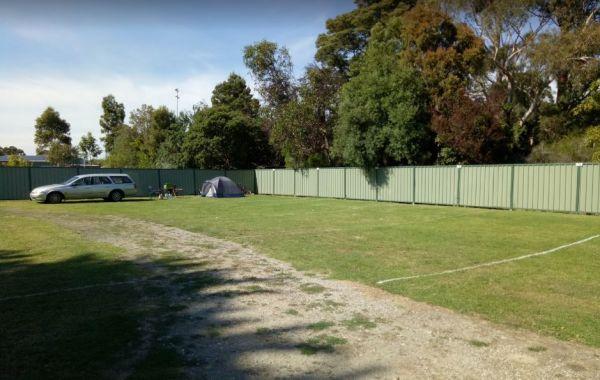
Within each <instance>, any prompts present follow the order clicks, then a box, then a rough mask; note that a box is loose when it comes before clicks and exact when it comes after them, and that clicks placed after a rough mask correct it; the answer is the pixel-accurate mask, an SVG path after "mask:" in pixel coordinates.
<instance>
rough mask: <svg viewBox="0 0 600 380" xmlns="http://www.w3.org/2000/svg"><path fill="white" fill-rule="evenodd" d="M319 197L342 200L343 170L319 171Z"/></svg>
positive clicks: (343, 191) (343, 194)
mask: <svg viewBox="0 0 600 380" xmlns="http://www.w3.org/2000/svg"><path fill="white" fill-rule="evenodd" d="M319 196H320V197H327V198H344V196H345V189H344V168H326V169H319Z"/></svg>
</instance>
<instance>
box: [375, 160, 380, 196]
mask: <svg viewBox="0 0 600 380" xmlns="http://www.w3.org/2000/svg"><path fill="white" fill-rule="evenodd" d="M375 202H379V168H375Z"/></svg>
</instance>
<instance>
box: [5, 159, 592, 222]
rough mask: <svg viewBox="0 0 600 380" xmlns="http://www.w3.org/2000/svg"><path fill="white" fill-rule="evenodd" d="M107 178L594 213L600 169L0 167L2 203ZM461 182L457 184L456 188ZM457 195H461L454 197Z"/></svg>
mask: <svg viewBox="0 0 600 380" xmlns="http://www.w3.org/2000/svg"><path fill="white" fill-rule="evenodd" d="M110 172H115V173H118V172H122V173H126V174H129V175H131V177H132V178H133V179H134V181H135V182H136V183H137V185H138V195H140V196H146V195H148V193H149V187H151V188H153V189H158V188H160V186H162V184H164V183H165V182H171V183H173V184H176V185H178V186H180V187H182V188H183V189H184V193H185V194H194V193H195V192H196V191H197V190H198V188H199V187H200V186H201V185H202V183H203V182H204V181H205V180H208V179H211V178H213V177H216V176H220V175H227V176H229V177H230V178H231V179H233V180H234V181H235V182H236V183H238V184H240V185H241V186H243V187H245V188H246V189H250V190H253V191H254V192H256V193H258V194H273V193H275V194H281V195H293V194H295V195H298V196H322V197H336V198H344V197H345V198H349V199H363V200H376V199H378V200H381V201H392V202H412V201H413V192H414V195H415V199H414V200H415V202H416V203H428V204H446V205H453V204H456V203H457V200H458V201H459V204H460V205H464V206H475V207H493V208H510V207H511V206H512V208H515V209H535V210H547V211H562V212H577V211H580V212H585V213H600V165H592V164H586V165H583V166H577V165H575V164H549V165H482V166H463V167H462V168H460V169H458V168H457V167H455V166H446V167H444V166H433V167H416V168H413V167H395V168H380V169H377V170H371V171H369V172H365V171H364V170H363V169H360V168H346V169H344V168H324V169H320V170H317V169H304V170H295V171H294V170H287V169H277V170H273V169H256V170H231V171H227V172H225V171H223V170H201V169H182V170H178V169H161V170H157V169H119V168H116V169H110V168H104V169H103V168H56V167H32V168H0V199H27V197H28V193H29V190H30V186H31V188H33V187H37V186H42V185H48V184H53V183H60V182H64V181H65V180H67V179H68V178H70V177H73V176H75V175H77V174H78V173H81V174H90V173H110ZM413 172H414V174H413ZM459 172H460V174H459ZM578 173H579V174H578ZM413 176H414V179H415V181H414V183H413ZM459 176H460V183H458V182H457V181H458V180H459ZM578 178H579V185H578V183H577V181H578ZM511 183H512V186H511ZM274 189H275V191H274ZM577 189H579V192H577ZM457 191H459V192H460V193H459V194H457ZM511 195H512V202H511ZM578 206H579V207H578Z"/></svg>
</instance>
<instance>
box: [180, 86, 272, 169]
mask: <svg viewBox="0 0 600 380" xmlns="http://www.w3.org/2000/svg"><path fill="white" fill-rule="evenodd" d="M212 100H213V102H214V104H213V106H212V107H204V108H202V109H199V110H198V111H197V112H196V113H195V114H194V116H193V118H192V121H191V125H190V128H189V131H188V133H187V135H186V137H185V142H184V147H183V151H184V156H185V161H186V162H187V164H188V165H190V166H193V167H201V168H210V169H242V168H251V167H256V166H258V165H261V164H262V163H263V162H265V160H266V157H267V154H268V147H267V143H266V138H265V135H264V133H263V131H262V130H261V122H260V119H259V118H258V117H257V113H258V104H257V101H256V100H255V99H253V98H252V96H251V93H250V89H249V88H248V87H247V86H246V82H245V81H244V80H243V79H242V78H241V77H240V76H238V75H235V74H232V75H230V76H229V78H228V79H227V81H225V82H223V83H220V84H219V85H217V86H216V87H215V89H214V90H213V96H212Z"/></svg>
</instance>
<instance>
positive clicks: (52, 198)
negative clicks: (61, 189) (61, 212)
mask: <svg viewBox="0 0 600 380" xmlns="http://www.w3.org/2000/svg"><path fill="white" fill-rule="evenodd" d="M62 200H63V196H62V194H61V193H50V194H48V195H47V196H46V202H48V203H60V202H62Z"/></svg>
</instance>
